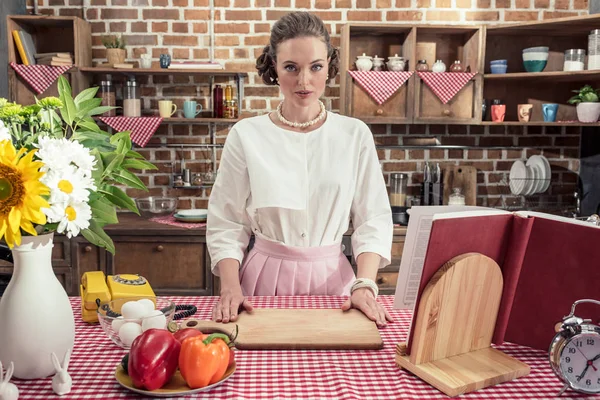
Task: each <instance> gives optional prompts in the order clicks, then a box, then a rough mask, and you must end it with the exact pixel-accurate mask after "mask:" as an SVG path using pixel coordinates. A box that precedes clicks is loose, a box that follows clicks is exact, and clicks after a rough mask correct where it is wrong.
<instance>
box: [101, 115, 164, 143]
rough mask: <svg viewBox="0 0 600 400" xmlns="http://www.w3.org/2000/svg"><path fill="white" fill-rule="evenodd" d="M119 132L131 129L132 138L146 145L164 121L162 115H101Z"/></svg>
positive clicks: (102, 119)
mask: <svg viewBox="0 0 600 400" xmlns="http://www.w3.org/2000/svg"><path fill="white" fill-rule="evenodd" d="M100 121H102V122H104V123H105V124H106V125H108V126H110V127H111V128H113V129H114V130H116V131H117V132H124V131H130V132H131V140H132V141H133V142H134V143H135V144H137V145H139V146H141V147H144V146H146V144H147V143H148V141H149V140H150V138H151V137H152V135H154V132H156V130H157V129H158V127H159V126H160V124H161V122H162V118H161V117H100Z"/></svg>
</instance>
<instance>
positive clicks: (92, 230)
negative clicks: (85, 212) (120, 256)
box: [81, 219, 115, 254]
mask: <svg viewBox="0 0 600 400" xmlns="http://www.w3.org/2000/svg"><path fill="white" fill-rule="evenodd" d="M81 234H82V235H83V237H85V238H86V239H87V240H88V241H89V242H90V243H92V244H95V245H96V246H99V247H104V248H105V249H106V250H108V251H110V252H111V253H112V254H115V244H114V243H113V241H112V239H111V238H110V237H109V236H108V235H107V234H106V232H104V230H103V229H102V227H101V226H100V224H98V222H96V221H94V220H93V219H92V220H90V227H89V228H88V229H84V230H83V231H81Z"/></svg>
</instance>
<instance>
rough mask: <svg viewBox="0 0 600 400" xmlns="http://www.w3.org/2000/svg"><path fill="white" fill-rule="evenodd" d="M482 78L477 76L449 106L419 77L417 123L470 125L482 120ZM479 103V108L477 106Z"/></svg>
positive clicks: (416, 89) (416, 91) (417, 84)
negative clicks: (479, 119) (469, 123)
mask: <svg viewBox="0 0 600 400" xmlns="http://www.w3.org/2000/svg"><path fill="white" fill-rule="evenodd" d="M481 80H482V79H481V76H477V75H476V76H475V77H474V78H473V80H471V81H469V82H468V83H467V84H466V85H465V86H464V87H463V88H462V89H461V91H460V92H458V93H457V94H456V95H455V96H454V97H453V98H452V99H451V100H450V101H449V102H448V103H447V104H444V103H442V101H441V100H440V99H439V98H438V97H437V95H436V94H435V93H433V91H432V90H431V89H430V88H429V86H427V84H426V83H425V82H423V81H422V80H421V79H419V78H418V77H417V83H416V84H415V93H416V96H415V98H416V104H415V122H421V123H428V122H432V123H439V124H443V123H468V122H472V121H475V120H477V119H478V118H480V114H481V102H482V100H481V94H480V92H481ZM478 103H479V107H477V104H478Z"/></svg>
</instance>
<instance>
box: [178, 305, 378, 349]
mask: <svg viewBox="0 0 600 400" xmlns="http://www.w3.org/2000/svg"><path fill="white" fill-rule="evenodd" d="M236 324H237V325H238V336H237V339H236V340H235V345H236V347H237V348H239V349H247V350H250V349H252V350H257V349H262V350H273V349H295V350H300V349H302V350H308V349H318V350H329V349H334V350H338V349H352V350H361V349H366V350H371V349H380V348H382V347H383V341H382V340H381V336H380V335H379V330H378V328H377V325H376V324H375V322H373V321H371V320H369V319H368V318H367V317H366V316H365V315H364V314H363V313H362V312H360V311H358V310H354V309H351V310H348V311H342V310H341V309H337V308H331V309H329V308H326V309H277V308H255V309H254V310H253V311H252V313H247V312H243V313H241V314H240V315H239V317H238V320H237V321H236V322H235V323H231V322H230V323H227V324H223V323H217V322H213V321H204V320H194V319H189V320H186V321H183V322H182V323H181V325H180V329H183V328H196V329H199V330H201V331H202V332H205V333H207V332H223V333H226V334H228V335H230V336H231V335H232V334H233V332H234V331H235V325H236Z"/></svg>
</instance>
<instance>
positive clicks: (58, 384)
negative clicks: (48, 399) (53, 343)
mask: <svg viewBox="0 0 600 400" xmlns="http://www.w3.org/2000/svg"><path fill="white" fill-rule="evenodd" d="M50 357H52V364H54V368H55V369H56V375H54V378H52V390H54V393H56V394H57V395H59V396H62V395H63V394H67V393H69V392H70V391H71V385H72V383H73V381H72V380H71V376H70V375H69V373H68V372H67V368H69V360H70V359H71V349H68V350H67V352H66V353H65V359H64V360H63V365H62V368H61V366H60V363H59V362H58V357H56V354H54V353H50Z"/></svg>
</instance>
